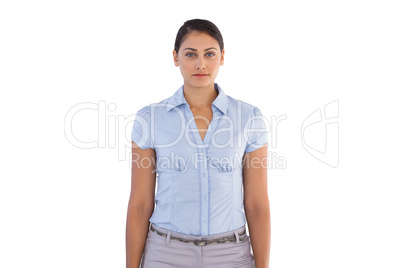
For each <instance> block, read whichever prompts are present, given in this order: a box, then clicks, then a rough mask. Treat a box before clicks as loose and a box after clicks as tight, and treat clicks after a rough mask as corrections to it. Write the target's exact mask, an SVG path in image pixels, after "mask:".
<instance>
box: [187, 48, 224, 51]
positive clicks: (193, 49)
mask: <svg viewBox="0 0 402 268" xmlns="http://www.w3.org/2000/svg"><path fill="white" fill-rule="evenodd" d="M186 49H190V50H192V51H197V49H195V48H191V47H186V48H185V49H183V51H184V50H186ZM210 49H215V50H217V49H216V48H214V47H210V48H206V49H204V51H207V50H210Z"/></svg>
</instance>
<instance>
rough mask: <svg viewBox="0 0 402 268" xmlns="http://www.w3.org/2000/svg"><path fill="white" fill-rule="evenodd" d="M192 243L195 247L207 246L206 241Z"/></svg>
mask: <svg viewBox="0 0 402 268" xmlns="http://www.w3.org/2000/svg"><path fill="white" fill-rule="evenodd" d="M193 242H194V245H196V246H205V245H206V244H207V241H206V240H194V241H193Z"/></svg>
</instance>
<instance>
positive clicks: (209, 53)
mask: <svg viewBox="0 0 402 268" xmlns="http://www.w3.org/2000/svg"><path fill="white" fill-rule="evenodd" d="M207 55H210V57H213V56H215V53H213V52H208V53H207Z"/></svg>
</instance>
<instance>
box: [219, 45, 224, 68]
mask: <svg viewBox="0 0 402 268" xmlns="http://www.w3.org/2000/svg"><path fill="white" fill-rule="evenodd" d="M221 54H222V55H221V62H220V66H222V65H223V62H224V59H225V49H222V53H221Z"/></svg>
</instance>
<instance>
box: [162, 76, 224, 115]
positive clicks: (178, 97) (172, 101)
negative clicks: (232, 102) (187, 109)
mask: <svg viewBox="0 0 402 268" xmlns="http://www.w3.org/2000/svg"><path fill="white" fill-rule="evenodd" d="M214 87H215V90H216V91H218V93H219V94H218V96H217V97H216V99H215V100H214V101H213V102H212V105H214V106H215V107H217V108H218V109H219V110H220V111H221V112H222V113H223V114H226V112H227V109H228V97H227V96H226V94H225V92H224V91H223V89H222V88H221V87H220V86H219V85H218V84H217V83H214ZM183 88H184V85H182V86H181V87H180V88H179V89H178V90H176V92H175V93H174V94H173V95H172V96H171V97H170V98H168V100H167V103H168V105H167V111H170V110H171V109H173V108H174V107H177V106H179V105H181V104H183V103H187V101H186V99H185V98H184V94H183Z"/></svg>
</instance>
